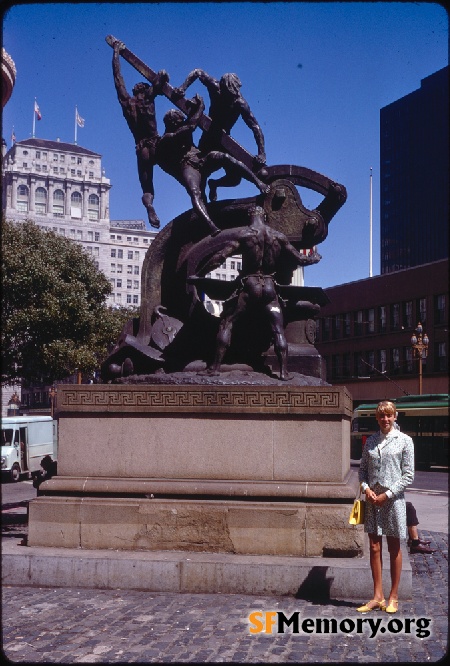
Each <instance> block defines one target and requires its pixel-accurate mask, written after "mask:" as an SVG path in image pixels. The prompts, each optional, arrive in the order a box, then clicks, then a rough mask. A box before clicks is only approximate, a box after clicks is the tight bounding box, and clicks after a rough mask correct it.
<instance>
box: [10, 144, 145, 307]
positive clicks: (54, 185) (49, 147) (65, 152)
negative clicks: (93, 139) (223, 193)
mask: <svg viewBox="0 0 450 666" xmlns="http://www.w3.org/2000/svg"><path fill="white" fill-rule="evenodd" d="M2 171H3V174H2V176H3V201H2V209H3V215H4V217H5V219H7V220H11V221H14V222H24V221H25V220H32V221H33V222H35V223H36V224H37V225H38V226H40V227H42V228H44V229H47V230H51V231H54V232H56V233H58V234H61V235H62V236H65V237H66V238H70V239H72V240H74V241H76V242H77V243H80V244H81V245H82V246H83V247H84V249H85V250H86V252H88V253H89V254H90V255H92V257H93V259H94V262H95V264H96V266H97V268H99V269H100V270H101V271H102V272H103V273H104V274H105V275H106V276H107V277H108V279H109V280H110V282H111V285H112V289H113V291H112V293H111V295H110V297H109V303H110V304H111V305H113V304H118V305H123V306H139V305H140V303H141V277H140V275H141V267H142V262H143V261H144V256H145V253H146V251H147V248H148V247H149V245H150V243H151V242H152V240H153V239H154V238H155V235H156V232H154V231H148V230H147V229H146V228H145V223H144V221H143V220H123V221H122V220H118V221H112V220H110V216H109V191H110V189H111V183H110V181H109V178H106V177H105V173H104V169H102V164H101V155H99V154H98V153H94V152H93V151H91V150H88V149H87V148H82V147H81V146H78V145H76V144H71V143H63V142H60V141H48V140H46V139H25V140H23V141H18V142H17V143H15V144H14V145H13V146H12V148H10V150H9V151H8V152H7V153H6V155H5V156H4V158H3V164H2Z"/></svg>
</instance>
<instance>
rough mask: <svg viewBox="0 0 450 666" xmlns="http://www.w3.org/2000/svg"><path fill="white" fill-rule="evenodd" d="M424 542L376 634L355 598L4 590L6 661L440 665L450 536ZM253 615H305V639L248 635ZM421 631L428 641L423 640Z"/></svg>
mask: <svg viewBox="0 0 450 666" xmlns="http://www.w3.org/2000/svg"><path fill="white" fill-rule="evenodd" d="M421 536H422V538H427V539H428V538H429V539H431V540H432V547H433V548H437V551H436V552H435V553H434V554H432V555H411V563H412V568H413V590H414V591H413V600H412V601H410V602H402V604H401V607H400V611H399V613H398V614H396V615H388V614H386V613H381V612H378V613H372V614H370V615H365V616H363V618H364V619H367V618H369V619H371V620H372V621H376V620H378V621H381V622H380V626H379V631H378V633H377V635H376V636H375V637H374V638H370V634H371V631H372V630H371V628H370V626H369V624H368V622H366V623H364V624H363V625H361V626H362V628H361V632H362V633H357V629H358V627H357V625H356V620H357V619H360V620H361V617H360V616H359V614H357V613H356V612H355V607H356V605H357V604H355V602H354V601H324V602H320V601H318V600H315V601H311V600H309V601H308V600H304V599H295V598H293V597H282V596H264V597H251V596H245V595H221V594H198V595H192V594H176V593H173V594H169V593H148V592H136V591H127V590H92V589H81V588H78V589H76V588H71V589H67V588H26V587H16V586H5V587H4V588H3V611H2V628H3V644H2V647H3V651H4V655H5V656H6V658H7V659H9V660H10V661H11V662H14V663H24V662H28V663H29V662H32V663H44V662H45V663H83V662H87V663H100V664H110V663H130V662H137V663H172V662H174V663H175V662H197V663H202V662H228V663H298V662H318V663H343V662H347V663H353V662H355V663H356V662H361V663H365V664H367V663H375V662H380V663H385V662H396V663H398V662H400V663H401V662H416V663H432V662H436V661H438V660H439V659H441V658H442V657H443V656H444V655H445V654H446V653H447V649H448V535H447V533H445V532H432V531H427V530H424V529H421ZM11 538H14V537H12V536H11ZM361 601H362V602H363V601H367V599H361ZM252 611H264V612H265V611H281V612H283V613H284V615H285V616H286V617H287V618H291V617H293V613H295V612H298V613H299V633H293V632H292V627H288V628H286V630H285V633H276V630H277V626H276V624H275V627H274V629H273V633H267V634H266V633H258V634H251V633H250V631H249V629H250V628H251V627H253V628H255V627H256V623H255V622H253V623H252V624H250V623H249V614H250V613H251V612H252ZM259 617H261V616H259ZM408 618H410V619H413V620H414V622H412V621H411V622H408ZM424 618H425V619H429V620H430V623H429V626H427V623H426V622H425V623H421V620H422V619H424ZM305 619H312V620H314V622H313V623H312V625H311V624H310V625H309V626H310V627H311V626H313V627H314V628H315V627H316V626H317V625H316V622H315V621H316V620H318V619H321V620H324V619H328V620H332V619H335V620H336V627H337V632H336V633H328V634H327V633H322V634H317V633H305V631H304V629H308V626H307V625H304V624H303V621H304V620H305ZM343 620H347V621H346V622H343ZM408 624H409V633H406V632H405V628H406V627H407V625H408ZM330 627H331V628H333V625H332V624H330ZM420 627H421V628H422V629H423V630H424V632H425V634H426V633H427V632H428V631H430V635H429V636H427V635H425V636H424V637H422V638H421V637H418V636H417V633H419V634H420V631H419V628H420ZM383 629H384V633H382V632H383ZM322 630H323V631H325V630H326V629H325V625H324V624H322ZM346 632H347V633H346ZM394 632H395V633H394Z"/></svg>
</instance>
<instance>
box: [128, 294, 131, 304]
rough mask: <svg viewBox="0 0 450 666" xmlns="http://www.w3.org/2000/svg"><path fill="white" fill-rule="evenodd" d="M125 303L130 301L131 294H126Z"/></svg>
mask: <svg viewBox="0 0 450 666" xmlns="http://www.w3.org/2000/svg"><path fill="white" fill-rule="evenodd" d="M127 303H131V294H127Z"/></svg>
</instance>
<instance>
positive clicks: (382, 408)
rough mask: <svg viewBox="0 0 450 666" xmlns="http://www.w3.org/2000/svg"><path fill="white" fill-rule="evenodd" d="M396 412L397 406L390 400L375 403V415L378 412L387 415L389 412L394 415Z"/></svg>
mask: <svg viewBox="0 0 450 666" xmlns="http://www.w3.org/2000/svg"><path fill="white" fill-rule="evenodd" d="M396 413H397V408H396V406H395V405H394V403H393V402H391V401H390V400H382V401H381V402H379V403H378V405H377V411H376V416H378V415H379V414H387V415H388V416H390V415H391V414H394V415H395V414H396Z"/></svg>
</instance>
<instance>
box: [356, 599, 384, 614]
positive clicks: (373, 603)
mask: <svg viewBox="0 0 450 666" xmlns="http://www.w3.org/2000/svg"><path fill="white" fill-rule="evenodd" d="M385 609H386V599H382V600H381V601H377V600H376V599H371V600H370V601H368V602H367V603H366V604H364V606H360V607H359V608H357V609H356V610H357V611H358V613H370V611H374V610H382V611H384V610H385Z"/></svg>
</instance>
